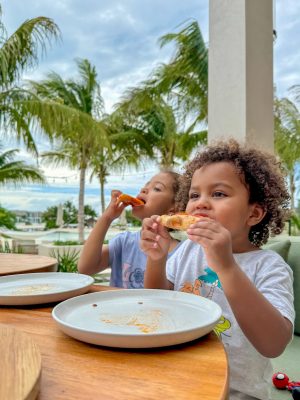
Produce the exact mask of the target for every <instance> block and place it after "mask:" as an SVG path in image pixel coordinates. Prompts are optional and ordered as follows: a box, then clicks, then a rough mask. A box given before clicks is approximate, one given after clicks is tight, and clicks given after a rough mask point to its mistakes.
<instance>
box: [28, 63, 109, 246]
mask: <svg viewBox="0 0 300 400" xmlns="http://www.w3.org/2000/svg"><path fill="white" fill-rule="evenodd" d="M76 62H77V67H78V73H79V79H69V80H63V79H62V77H61V76H60V75H58V74H56V73H50V74H49V75H48V77H47V79H46V80H44V81H42V82H31V90H32V91H34V92H35V93H36V95H37V97H38V98H39V100H40V101H44V102H52V103H55V104H56V106H57V108H60V107H63V108H64V109H65V110H67V111H68V115H69V117H70V118H69V120H68V121H67V122H68V123H66V124H63V125H62V126H61V127H60V130H59V131H58V132H57V133H56V135H55V137H56V149H55V151H50V152H47V153H44V154H43V157H44V158H47V159H48V160H50V162H52V163H54V164H55V165H60V164H62V165H67V166H68V167H70V168H72V169H78V170H79V172H80V178H79V199H78V227H79V240H80V241H82V242H83V240H84V233H83V230H84V191H85V180H86V172H87V169H88V167H89V163H90V159H91V156H92V154H93V152H94V151H95V150H94V149H99V148H102V147H107V148H109V141H108V138H107V132H106V126H105V125H104V124H103V123H102V122H101V121H100V118H101V113H102V109H103V100H102V97H101V94H100V86H99V83H98V82H97V72H96V69H95V67H93V66H92V65H91V64H90V62H89V61H88V60H85V59H78V60H77V61H76ZM37 115H38V114H37ZM44 122H45V124H43V123H42V125H43V128H44V129H45V131H47V132H51V129H52V128H51V124H50V125H49V121H44ZM52 133H54V131H52Z"/></svg>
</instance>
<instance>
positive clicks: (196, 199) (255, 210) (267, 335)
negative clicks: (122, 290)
mask: <svg viewBox="0 0 300 400" xmlns="http://www.w3.org/2000/svg"><path fill="white" fill-rule="evenodd" d="M177 201H178V203H179V205H180V209H181V210H182V209H184V208H183V207H184V206H185V205H186V207H185V210H186V212H187V213H188V214H191V215H194V216H199V217H201V218H200V219H199V221H198V222H196V223H195V224H193V225H190V226H189V228H188V229H187V235H188V239H187V240H186V241H185V242H184V243H183V244H182V246H181V247H180V248H179V249H178V251H177V253H176V254H175V255H174V256H173V257H171V258H170V259H169V260H168V262H167V257H166V255H167V252H168V248H169V244H170V236H169V233H168V231H167V230H166V229H165V227H163V226H162V224H160V217H159V216H158V215H156V216H152V217H151V218H146V219H145V220H144V221H143V227H142V234H141V243H140V244H141V249H142V250H143V251H144V252H145V253H146V254H147V256H148V261H147V267H146V272H145V287H146V288H161V289H170V290H179V291H180V290H184V291H186V288H187V287H190V288H194V287H197V288H198V290H197V291H198V292H199V291H200V293H201V295H202V296H204V297H207V298H210V299H212V300H213V301H215V302H216V303H218V304H219V305H220V306H221V308H222V311H223V315H222V319H221V320H220V322H219V324H218V325H217V329H216V330H215V331H216V332H218V334H219V336H220V339H221V340H222V341H223V344H224V346H225V349H226V351H227V354H228V358H229V366H230V399H231V400H237V399H239V400H240V399H243V400H244V399H248V400H249V399H261V400H267V399H269V398H270V397H269V394H268V388H269V387H270V386H271V384H270V383H271V382H272V381H271V376H272V368H271V362H270V358H273V357H277V356H279V355H280V354H281V353H282V352H283V351H284V349H285V347H286V345H287V344H288V343H289V341H290V340H291V337H292V334H293V323H294V318H295V311H294V307H293V283H292V281H293V278H292V271H291V269H290V267H289V266H288V265H287V264H286V263H285V261H284V260H283V259H282V258H281V257H280V256H279V255H278V254H277V253H275V252H273V251H272V250H262V249H261V245H263V244H264V243H266V242H267V240H268V238H269V235H270V234H279V233H280V232H281V231H282V229H283V227H284V221H285V219H286V218H287V215H288V206H289V194H288V191H287V189H286V184H285V180H284V176H283V173H282V171H281V167H280V164H279V162H278V161H277V160H276V158H275V157H274V156H272V155H271V154H268V153H266V152H263V151H260V150H258V149H255V148H250V147H249V148H248V147H247V146H243V145H240V144H239V143H238V142H236V141H235V140H229V141H222V142H218V143H216V144H214V145H211V146H208V147H206V148H205V149H204V151H202V152H200V153H198V154H197V155H196V157H195V158H194V159H193V160H192V161H191V162H190V163H189V164H188V165H187V166H186V170H185V173H184V174H183V177H182V179H181V188H180V190H179V193H178V198H177ZM197 291H193V290H192V292H194V293H197Z"/></svg>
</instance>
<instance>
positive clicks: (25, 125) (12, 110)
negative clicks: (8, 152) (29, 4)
mask: <svg viewBox="0 0 300 400" xmlns="http://www.w3.org/2000/svg"><path fill="white" fill-rule="evenodd" d="M1 17H2V8H1V5H0V19H1ZM59 37H60V32H59V29H58V27H57V25H56V24H55V23H54V22H53V21H52V20H51V19H50V18H46V17H37V18H33V19H29V20H26V21H25V22H23V23H22V24H21V25H20V26H19V27H18V29H17V30H16V31H15V32H14V33H13V34H12V35H10V36H8V35H7V32H6V29H5V26H4V24H3V22H2V21H1V20H0V128H1V129H0V131H1V135H2V137H5V138H7V137H12V136H14V137H16V139H17V140H18V141H21V140H22V141H24V143H25V145H26V147H27V148H28V149H30V150H32V151H34V152H35V153H36V152H37V149H36V145H35V143H34V139H33V136H32V126H31V118H30V115H28V114H27V112H25V110H23V108H22V107H23V106H24V104H25V103H24V101H25V102H26V97H27V94H26V91H24V89H22V88H20V87H19V86H18V84H19V81H20V78H21V77H22V73H23V72H24V71H25V70H26V69H28V68H32V67H33V66H34V65H36V64H37V63H38V60H39V56H40V55H41V54H43V53H45V51H46V47H47V45H50V44H51V42H52V40H57V39H59ZM22 110H23V111H22Z"/></svg>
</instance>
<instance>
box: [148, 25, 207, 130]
mask: <svg viewBox="0 0 300 400" xmlns="http://www.w3.org/2000/svg"><path fill="white" fill-rule="evenodd" d="M170 43H174V44H175V54H174V56H173V57H172V58H171V60H170V61H169V62H168V63H167V64H162V65H160V66H159V67H158V68H157V69H156V70H154V72H153V76H152V78H151V79H150V80H148V81H147V82H146V85H147V86H149V87H152V88H156V90H157V92H158V93H165V94H167V95H168V98H169V100H171V101H172V104H173V107H175V108H180V109H181V110H182V114H183V115H186V116H189V119H191V118H192V117H193V125H194V126H195V125H196V124H198V123H201V122H205V123H207V112H208V106H207V98H208V48H207V47H206V44H205V42H204V40H203V36H202V33H201V30H200V27H199V25H198V22H197V21H191V22H190V21H189V22H187V23H185V24H184V26H183V28H182V29H181V30H180V31H179V32H177V33H168V34H166V35H164V36H162V37H161V38H160V45H161V47H163V46H165V45H167V44H170ZM191 125H192V124H191Z"/></svg>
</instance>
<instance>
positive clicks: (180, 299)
mask: <svg viewBox="0 0 300 400" xmlns="http://www.w3.org/2000/svg"><path fill="white" fill-rule="evenodd" d="M221 313H222V311H221V308H220V306H219V305H218V304H216V303H214V302H213V301H211V300H208V299H205V298H203V297H200V296H196V295H194V294H189V293H183V292H175V291H170V290H159V289H132V290H128V289H127V290H126V289H125V290H122V289H120V290H112V291H105V292H97V293H89V294H86V295H83V296H78V297H74V298H73V299H69V300H66V301H64V302H62V303H60V304H58V305H57V306H56V307H54V309H53V311H52V316H53V318H54V320H55V321H56V323H57V324H58V325H59V327H60V329H61V330H62V331H63V332H65V333H66V334H67V335H69V336H72V337H74V338H75V339H78V340H81V341H83V342H87V343H92V344H97V345H103V346H111V347H123V348H146V347H161V346H170V345H174V344H179V343H185V342H188V341H190V340H194V339H197V338H199V337H201V336H203V335H205V334H207V333H208V332H210V331H211V330H212V329H213V328H214V326H215V325H216V323H217V322H218V321H219V319H220V317H221Z"/></svg>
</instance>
